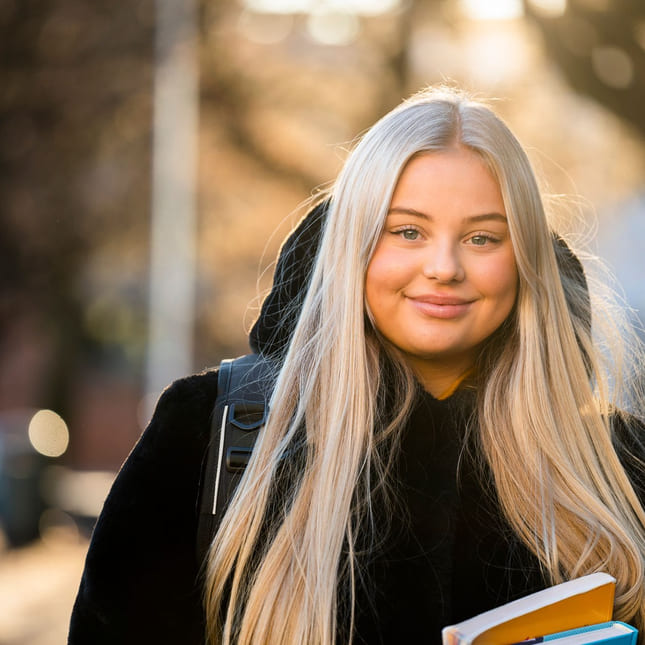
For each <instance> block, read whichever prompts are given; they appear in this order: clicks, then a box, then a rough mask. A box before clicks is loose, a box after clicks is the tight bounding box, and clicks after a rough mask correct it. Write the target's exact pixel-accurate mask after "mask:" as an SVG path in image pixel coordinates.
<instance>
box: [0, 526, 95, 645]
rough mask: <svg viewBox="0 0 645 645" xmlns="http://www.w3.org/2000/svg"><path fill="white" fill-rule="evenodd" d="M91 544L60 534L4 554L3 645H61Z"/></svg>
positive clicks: (0, 564) (0, 585) (0, 591)
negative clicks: (88, 547) (86, 554)
mask: <svg viewBox="0 0 645 645" xmlns="http://www.w3.org/2000/svg"><path fill="white" fill-rule="evenodd" d="M86 550H87V540H86V539H85V538H82V537H79V535H78V533H77V532H75V531H73V530H71V529H69V530H62V529H57V530H56V531H51V532H50V533H48V534H46V535H45V537H44V538H43V539H41V540H38V541H36V542H34V543H32V544H30V545H28V546H25V547H21V548H17V549H8V548H7V549H3V550H2V552H0V645H62V644H63V643H65V642H66V640H67V628H68V624H69V615H70V612H71V609H72V605H73V603H74V598H75V596H76V590H77V588H78V583H79V580H80V576H81V571H82V568H83V561H84V558H85V552H86Z"/></svg>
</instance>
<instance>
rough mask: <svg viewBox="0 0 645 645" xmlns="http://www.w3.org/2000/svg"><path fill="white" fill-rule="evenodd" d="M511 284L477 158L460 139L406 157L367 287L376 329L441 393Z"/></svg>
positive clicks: (491, 193) (502, 229) (510, 300)
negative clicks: (459, 144)
mask: <svg viewBox="0 0 645 645" xmlns="http://www.w3.org/2000/svg"><path fill="white" fill-rule="evenodd" d="M517 284H518V275H517V268H516V265H515V256H514V253H513V246H512V244H511V239H510V235H509V230H508V222H507V220H506V211H505V208H504V202H503V200H502V195H501V192H500V189H499V186H498V184H497V182H496V180H495V179H494V178H493V176H492V175H491V174H490V172H489V171H488V169H487V168H486V166H485V165H484V163H483V161H482V160H481V159H480V157H479V156H477V155H476V154H475V153H473V152H472V151H470V150H468V149H466V148H461V147H457V148H451V149H448V150H445V151H441V152H433V153H428V154H422V155H420V156H417V157H414V158H413V159H412V160H411V161H410V162H409V163H408V164H407V166H406V167H405V168H404V170H403V172H402V174H401V177H400V178H399V181H398V184H397V186H396V188H395V190H394V195H393V197H392V202H391V204H390V209H389V211H388V214H387V219H386V222H385V228H384V230H383V234H382V236H381V238H380V240H379V242H378V244H377V246H376V249H375V252H374V255H373V256H372V259H371V260H370V263H369V265H368V268H367V274H366V282H365V289H366V298H367V305H368V307H369V310H370V311H371V314H372V316H373V320H374V323H375V325H376V328H377V329H378V330H379V332H380V333H381V334H382V335H383V336H384V337H385V338H386V339H387V340H388V341H389V342H390V343H392V344H393V345H394V346H395V347H397V348H398V349H400V350H401V351H402V352H403V354H404V356H405V357H406V359H407V360H408V362H409V364H410V365H411V367H412V368H413V370H414V371H415V372H416V373H417V376H418V377H419V378H420V379H421V381H422V383H423V384H424V385H425V387H426V389H428V390H429V391H431V392H432V393H433V394H440V393H441V388H442V387H443V384H445V387H446V388H447V387H448V386H449V385H450V383H451V382H452V380H454V379H456V378H457V377H458V376H459V375H460V374H462V373H463V372H464V371H466V370H467V369H468V368H469V367H471V366H472V364H473V362H474V359H475V356H476V353H477V350H478V347H479V346H480V344H481V343H482V341H484V340H485V339H486V338H488V337H489V336H490V335H491V334H492V333H493V332H494V331H495V330H496V329H497V328H498V327H499V326H500V325H501V324H502V322H503V321H504V320H505V319H506V317H507V316H508V315H509V313H510V311H511V309H512V308H513V304H514V302H515V297H516V295H517ZM444 389H445V388H444Z"/></svg>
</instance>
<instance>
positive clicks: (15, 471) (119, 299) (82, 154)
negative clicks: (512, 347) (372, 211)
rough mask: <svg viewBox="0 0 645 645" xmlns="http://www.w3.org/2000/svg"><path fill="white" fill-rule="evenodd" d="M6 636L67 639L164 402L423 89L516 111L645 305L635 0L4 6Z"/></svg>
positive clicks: (214, 353) (639, 29)
mask: <svg viewBox="0 0 645 645" xmlns="http://www.w3.org/2000/svg"><path fill="white" fill-rule="evenodd" d="M0 34H1V38H0V69H1V70H2V79H3V80H2V83H1V84H0V527H1V536H2V538H1V547H0V644H2V645H26V644H27V643H28V644H29V645H50V644H54V643H63V642H65V636H66V630H67V622H68V618H69V612H70V610H71V606H72V602H73V598H74V595H75V592H76V589H77V586H78V581H79V577H80V572H81V568H82V562H83V557H84V554H85V551H86V548H87V540H88V536H89V533H90V531H91V528H92V525H93V522H94V520H95V518H96V515H97V513H98V512H99V510H100V508H101V504H102V501H103V499H104V496H105V494H106V492H107V490H108V488H109V485H110V482H111V481H112V479H113V477H114V474H115V472H116V471H117V470H118V468H119V466H120V464H121V463H122V461H123V459H124V458H125V456H126V455H127V454H128V452H129V450H130V449H131V447H132V446H133V444H134V442H135V441H136V440H137V438H138V436H139V435H140V433H141V431H142V429H143V427H144V426H145V424H146V421H147V419H148V418H149V415H150V411H151V407H152V405H153V404H154V401H155V400H156V398H157V397H158V395H159V392H160V391H161V389H162V388H163V387H164V386H165V385H166V384H168V383H169V382H170V381H172V380H173V379H175V378H177V377H179V376H182V375H184V374H186V373H188V372H192V371H197V370H201V369H203V368H206V367H209V366H213V365H216V364H217V363H219V361H220V360H221V359H222V358H226V357H232V356H236V355H239V354H242V353H245V352H246V351H247V343H246V333H247V331H248V329H249V327H250V325H251V323H252V322H253V319H254V316H255V314H256V312H257V308H258V305H259V302H260V301H261V297H262V294H263V293H264V292H265V290H266V289H267V288H268V286H269V284H270V274H271V265H272V262H273V261H274V259H275V255H276V252H277V250H278V248H279V245H280V242H281V240H282V239H283V237H284V235H285V234H286V233H287V232H288V231H289V229H290V228H291V227H292V226H293V225H294V224H295V223H296V222H297V220H298V218H299V217H300V216H301V215H302V214H303V211H302V208H301V205H302V203H303V201H304V200H305V199H307V198H308V197H310V196H311V195H312V194H315V193H316V191H317V190H319V189H320V188H322V187H324V186H325V185H327V184H328V183H329V182H330V181H331V180H332V179H333V178H334V176H335V174H336V172H337V171H338V170H339V168H340V165H341V164H342V161H343V158H344V154H345V152H344V151H345V150H346V149H347V147H348V145H349V143H350V142H351V140H352V139H353V138H354V137H355V136H356V135H357V134H358V133H360V132H361V131H363V130H364V129H366V128H367V127H368V126H369V125H371V124H372V123H373V122H374V121H375V120H376V119H377V118H379V117H380V116H381V115H382V114H383V113H384V112H386V111H388V110H389V109H390V108H392V107H393V106H394V105H396V104H397V103H399V102H400V100H401V99H402V98H404V97H406V96H408V95H409V94H411V93H412V92H414V91H416V90H418V89H420V88H421V87H423V86H425V85H428V84H432V83H438V82H442V81H445V82H451V83H452V82H455V83H458V84H460V85H462V86H465V87H467V88H470V89H472V90H475V91H477V92H479V93H481V94H482V95H484V96H495V97H499V101H497V109H498V111H499V112H500V113H501V114H502V115H503V116H504V117H505V118H506V119H507V120H508V122H509V123H510V124H511V126H512V128H513V129H514V131H515V132H516V134H517V135H518V136H519V138H520V140H521V141H522V142H523V143H524V144H525V145H526V146H527V148H528V149H529V152H530V154H531V156H532V159H533V161H534V163H535V164H536V167H537V169H538V171H539V172H540V173H541V175H542V176H543V178H544V181H545V186H546V187H547V190H548V192H549V193H551V194H554V195H561V194H565V195H568V196H570V197H569V198H568V200H567V203H568V208H567V210H568V211H569V212H571V213H574V214H575V215H576V216H575V218H574V219H575V225H574V227H573V229H574V232H575V233H576V235H578V236H579V237H581V238H584V239H585V240H586V241H587V242H589V248H590V249H591V251H593V252H596V253H598V254H599V255H600V256H601V257H603V258H605V259H606V261H607V262H608V264H609V265H610V266H611V268H612V269H613V271H614V272H615V274H616V275H617V277H618V281H619V282H620V284H622V286H623V287H624V289H625V293H626V298H627V301H628V302H629V303H630V304H631V306H632V307H634V308H636V309H638V308H642V307H643V306H645V290H644V289H643V286H642V276H643V275H644V274H645V245H644V240H645V172H644V171H645V148H644V140H643V137H644V135H645V109H644V99H645V5H644V4H643V3H642V2H641V0H525V1H524V2H523V1H522V0H237V1H235V0H210V1H208V0H157V1H156V2H155V0H130V2H127V3H115V2H113V1H112V0H93V1H92V2H91V3H88V2H82V1H81V0H2V1H1V2H0Z"/></svg>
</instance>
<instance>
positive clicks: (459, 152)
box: [390, 147, 506, 217]
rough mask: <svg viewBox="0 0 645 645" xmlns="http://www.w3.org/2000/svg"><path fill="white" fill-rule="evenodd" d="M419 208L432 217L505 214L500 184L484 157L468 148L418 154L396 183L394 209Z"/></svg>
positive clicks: (393, 196)
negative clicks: (447, 214) (446, 214)
mask: <svg viewBox="0 0 645 645" xmlns="http://www.w3.org/2000/svg"><path fill="white" fill-rule="evenodd" d="M400 208H403V209H410V210H418V211H420V212H423V213H426V214H427V215H430V216H435V217H438V216H439V215H440V214H441V213H444V212H450V213H452V214H455V213H459V214H461V215H463V216H466V215H468V216H475V215H481V214H484V213H499V214H501V215H505V214H506V211H505V206H504V200H503V197H502V193H501V190H500V187H499V184H498V182H497V180H496V179H495V177H494V176H493V174H492V172H491V171H490V170H489V168H488V166H487V164H486V163H485V162H484V160H483V159H482V158H481V156H480V155H479V154H477V153H475V152H473V151H472V150H469V149H467V148H463V147H458V148H449V149H447V150H441V151H437V152H427V153H423V154H418V155H415V156H414V157H413V158H412V159H410V161H409V162H408V163H407V164H406V165H405V167H404V168H403V171H402V172H401V174H400V176H399V179H398V181H397V184H396V186H395V189H394V192H393V195H392V200H391V203H390V210H391V211H394V210H396V209H400Z"/></svg>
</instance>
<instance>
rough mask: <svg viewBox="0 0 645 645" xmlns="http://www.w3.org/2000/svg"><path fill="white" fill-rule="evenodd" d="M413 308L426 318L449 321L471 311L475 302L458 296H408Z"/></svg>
mask: <svg viewBox="0 0 645 645" xmlns="http://www.w3.org/2000/svg"><path fill="white" fill-rule="evenodd" d="M407 298H408V300H409V301H410V303H411V304H412V306H413V307H415V308H416V309H417V311H419V312H420V313H421V314H423V315H424V316H428V317H430V318H442V319H445V320H449V319H451V318H459V317H461V316H463V315H465V314H466V313H468V311H469V310H470V308H471V307H472V305H473V303H474V302H475V301H474V300H466V299H464V298H458V297H456V296H445V295H435V294H427V295H419V296H407Z"/></svg>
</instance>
